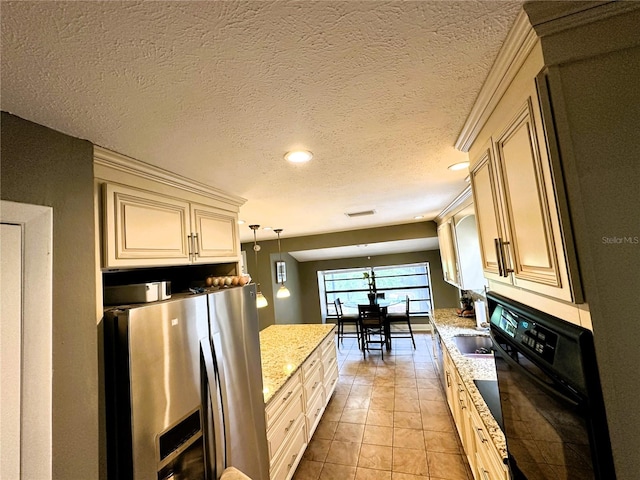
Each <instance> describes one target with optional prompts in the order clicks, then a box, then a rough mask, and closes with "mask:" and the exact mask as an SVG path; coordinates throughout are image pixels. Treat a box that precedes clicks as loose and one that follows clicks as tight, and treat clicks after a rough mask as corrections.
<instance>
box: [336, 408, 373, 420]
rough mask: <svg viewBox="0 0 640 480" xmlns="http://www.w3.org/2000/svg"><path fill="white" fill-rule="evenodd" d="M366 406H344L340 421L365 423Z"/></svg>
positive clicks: (367, 411)
mask: <svg viewBox="0 0 640 480" xmlns="http://www.w3.org/2000/svg"><path fill="white" fill-rule="evenodd" d="M368 413H369V409H368V408H345V409H344V411H343V412H342V416H341V417H340V421H341V422H346V423H366V421H367V414H368Z"/></svg>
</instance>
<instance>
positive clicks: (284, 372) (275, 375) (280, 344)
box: [260, 324, 336, 405]
mask: <svg viewBox="0 0 640 480" xmlns="http://www.w3.org/2000/svg"><path fill="white" fill-rule="evenodd" d="M335 328H336V326H335V325H326V324H294V325H271V326H269V327H267V328H265V329H264V330H262V331H261V332H260V353H261V358H262V385H263V390H262V393H263V395H264V403H265V405H266V404H268V403H269V400H271V399H272V398H273V396H274V395H275V394H276V393H278V390H280V389H281V388H282V386H283V385H284V384H285V383H287V380H288V379H289V378H290V377H291V376H292V375H293V374H294V373H295V372H296V371H298V369H299V368H300V366H301V365H302V364H303V363H304V361H305V360H306V359H307V358H309V355H311V354H312V353H313V351H314V350H315V349H316V348H317V347H318V345H320V343H322V341H323V340H324V339H325V338H326V337H327V335H329V334H331V333H333V331H334V329H335Z"/></svg>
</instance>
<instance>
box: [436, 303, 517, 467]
mask: <svg viewBox="0 0 640 480" xmlns="http://www.w3.org/2000/svg"><path fill="white" fill-rule="evenodd" d="M434 313H435V318H432V322H433V325H434V327H435V328H436V329H437V330H438V333H439V334H440V338H441V339H442V343H443V344H444V346H445V347H446V349H447V351H448V352H449V355H450V356H451V359H452V360H453V363H454V364H455V366H456V368H457V369H458V372H460V377H461V378H462V381H463V382H464V386H465V388H466V389H467V392H469V396H470V397H471V400H472V401H473V404H474V405H475V407H476V409H477V410H478V413H479V414H480V419H481V420H482V422H483V423H484V425H485V427H486V428H487V431H488V432H489V436H490V437H491V439H492V440H493V444H494V445H495V446H496V449H497V450H498V452H499V453H500V455H502V458H503V460H506V458H507V445H506V441H505V438H504V433H503V432H502V429H501V428H500V426H498V423H497V422H496V419H495V418H494V417H493V415H492V414H491V412H490V411H489V407H487V404H486V403H485V401H484V398H482V395H480V392H479V391H478V389H477V387H476V384H475V383H473V381H474V380H496V368H495V362H494V361H493V358H475V357H465V356H464V355H462V354H461V353H460V351H459V350H458V347H456V344H455V343H454V340H453V337H454V336H455V335H486V336H488V335H489V332H488V330H487V329H481V330H479V329H477V328H476V322H475V319H474V318H461V317H458V315H457V314H456V311H455V309H453V308H439V309H436V310H435V312H434Z"/></svg>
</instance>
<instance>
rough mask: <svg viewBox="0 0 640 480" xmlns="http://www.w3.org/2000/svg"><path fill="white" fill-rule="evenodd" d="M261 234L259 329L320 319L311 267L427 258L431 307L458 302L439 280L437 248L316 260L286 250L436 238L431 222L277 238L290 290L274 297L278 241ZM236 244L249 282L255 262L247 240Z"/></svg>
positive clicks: (315, 269) (454, 290) (453, 291)
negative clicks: (265, 304) (243, 257)
mask: <svg viewBox="0 0 640 480" xmlns="http://www.w3.org/2000/svg"><path fill="white" fill-rule="evenodd" d="M265 235H267V234H266V233H263V232H262V231H260V233H259V234H258V244H259V245H260V247H261V249H260V252H259V254H258V268H259V270H258V274H259V279H258V280H260V284H261V290H262V293H263V294H264V295H265V296H266V297H267V300H268V301H269V306H268V307H265V308H262V309H260V310H259V311H258V314H259V316H260V329H264V328H266V327H268V326H269V325H273V324H276V323H320V322H321V321H322V318H321V313H320V299H319V296H318V277H317V272H318V271H319V270H327V269H332V268H349V267H365V266H374V265H376V266H377V265H393V264H402V263H412V262H429V266H430V269H431V281H432V284H433V285H432V289H433V297H434V306H435V307H436V308H447V307H456V306H458V290H457V288H455V287H453V286H451V285H449V284H448V283H446V282H444V280H443V274H442V264H441V260H440V251H439V250H428V251H421V252H411V253H402V254H394V255H380V256H374V257H371V260H369V259H368V258H367V257H359V258H345V259H339V260H325V261H318V262H297V261H296V260H295V259H294V258H293V257H291V256H290V255H288V253H287V252H296V251H300V250H311V249H317V248H331V247H342V246H345V245H357V244H364V243H368V244H372V243H377V242H386V241H394V240H408V239H416V238H435V237H437V231H436V224H435V223H434V222H414V223H408V224H402V225H392V226H387V227H378V228H366V229H360V230H349V231H345V232H333V233H327V234H323V235H308V236H302V237H291V238H286V237H283V238H282V240H281V245H282V251H283V260H285V262H286V263H287V288H289V290H290V291H291V297H289V298H288V299H277V298H275V293H276V291H277V289H278V285H277V284H276V283H275V261H276V260H277V259H278V244H277V240H276V239H275V238H274V239H269V240H265V241H262V240H260V238H261V236H265ZM242 249H243V250H245V251H246V253H247V265H246V267H247V271H248V272H249V273H250V274H251V275H252V277H253V280H254V281H255V280H256V275H255V272H256V263H255V256H254V252H253V243H245V244H242ZM290 272H291V274H290Z"/></svg>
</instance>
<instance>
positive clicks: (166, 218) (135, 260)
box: [103, 183, 238, 268]
mask: <svg viewBox="0 0 640 480" xmlns="http://www.w3.org/2000/svg"><path fill="white" fill-rule="evenodd" d="M103 192H104V195H103V205H104V226H103V245H104V267H105V268H114V267H124V266H151V265H185V264H189V263H210V262H212V261H216V260H218V259H220V258H232V257H237V255H238V239H237V233H236V232H237V228H236V220H237V219H236V214H235V213H234V212H226V211H225V210H222V209H218V208H214V207H209V206H206V205H200V204H194V203H190V202H187V201H184V200H181V199H177V198H173V197H170V196H165V195H160V194H156V193H153V192H149V191H145V190H141V189H137V188H132V187H128V186H124V185H119V184H112V183H105V184H104V185H103Z"/></svg>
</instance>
